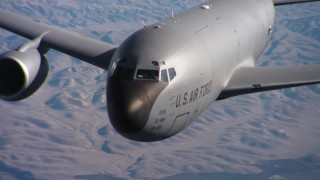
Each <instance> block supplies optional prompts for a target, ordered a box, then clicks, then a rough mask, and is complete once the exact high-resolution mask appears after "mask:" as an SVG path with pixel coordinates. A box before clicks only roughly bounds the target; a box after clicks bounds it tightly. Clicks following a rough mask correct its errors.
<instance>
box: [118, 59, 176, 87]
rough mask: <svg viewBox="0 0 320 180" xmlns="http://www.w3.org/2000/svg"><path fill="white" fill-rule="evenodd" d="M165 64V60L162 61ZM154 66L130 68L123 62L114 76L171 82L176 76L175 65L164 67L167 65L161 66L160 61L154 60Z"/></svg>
mask: <svg viewBox="0 0 320 180" xmlns="http://www.w3.org/2000/svg"><path fill="white" fill-rule="evenodd" d="M162 63H163V64H164V62H162ZM152 65H153V67H152V68H130V67H126V66H125V65H123V64H120V63H119V64H118V65H117V67H116V69H115V71H114V73H113V76H115V77H117V78H122V79H135V80H145V81H161V82H164V83H169V82H170V81H172V80H173V79H174V78H175V77H176V76H177V73H176V70H175V68H174V67H171V68H168V69H167V68H164V67H165V66H159V63H158V62H156V61H152Z"/></svg>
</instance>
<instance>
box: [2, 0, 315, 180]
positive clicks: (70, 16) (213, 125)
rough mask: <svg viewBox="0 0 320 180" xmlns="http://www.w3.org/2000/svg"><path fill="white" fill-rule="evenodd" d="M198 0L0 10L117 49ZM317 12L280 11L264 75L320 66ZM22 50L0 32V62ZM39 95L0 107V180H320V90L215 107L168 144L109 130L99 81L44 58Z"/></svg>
mask: <svg viewBox="0 0 320 180" xmlns="http://www.w3.org/2000/svg"><path fill="white" fill-rule="evenodd" d="M200 2H204V0H193V1H191V0H180V1H170V0H140V1H134V0H70V1H65V0H32V1H25V0H15V1H12V0H1V1H0V9H4V10H9V11H13V12H16V13H19V14H23V15H25V16H28V17H31V18H33V19H36V20H39V21H41V22H44V23H49V24H54V25H58V26H61V27H65V28H68V29H71V30H74V31H78V32H81V33H84V34H86V35H90V36H93V37H96V38H98V39H102V40H104V41H107V42H110V43H113V44H116V45H118V44H120V43H121V42H122V41H123V40H124V39H125V38H126V37H128V36H129V35H130V34H131V33H133V32H134V31H136V30H138V29H139V28H142V27H143V24H142V22H141V19H143V21H144V22H145V23H146V24H151V23H153V22H156V21H158V20H161V19H163V18H166V17H168V16H170V15H171V11H172V9H173V10H174V12H175V13H178V12H180V11H182V10H184V9H187V8H188V7H192V6H193V5H195V4H198V3H200ZM319 9H320V3H310V4H301V5H293V6H286V7H277V8H276V12H277V19H276V26H275V29H274V34H273V38H272V41H271V43H270V45H269V47H268V49H267V51H266V53H265V55H264V56H263V57H261V59H260V61H259V65H261V66H276V65H281V66H282V65H283V66H284V65H292V64H295V65H298V64H320V51H319V50H320V13H319ZM25 41H26V40H25V39H23V38H21V37H18V36H16V35H13V34H11V33H9V32H7V31H4V30H0V42H1V44H0V52H5V51H7V50H9V49H13V48H16V47H17V46H18V45H20V44H21V43H22V42H25ZM47 58H48V60H49V64H50V75H49V77H48V79H47V81H46V82H45V84H44V85H43V87H42V88H41V89H40V90H39V91H38V92H37V93H35V94H34V95H33V96H31V97H30V98H28V99H26V100H23V101H20V102H5V101H0V179H133V178H136V179H159V178H163V179H214V178H216V179H318V178H319V177H320V171H319V170H320V109H319V107H320V86H319V85H314V86H307V87H299V88H291V89H285V90H278V91H271V92H264V93H257V94H252V95H245V96H239V97H235V98H231V99H227V100H224V101H220V102H217V103H214V104H213V105H212V106H211V107H210V108H209V109H208V110H207V111H206V112H205V113H203V114H202V116H200V117H199V118H198V120H197V121H196V122H195V123H193V124H192V125H191V126H190V127H188V128H187V129H186V130H185V131H183V132H182V133H180V134H178V135H177V136H175V137H173V138H170V139H168V140H164V141H160V142H156V143H138V142H133V141H130V140H127V139H125V138H123V137H122V136H120V135H119V134H118V133H116V132H115V131H114V129H113V128H112V127H111V124H110V122H109V120H108V116H107V113H106V111H107V109H106V106H107V105H106V93H105V91H106V90H107V87H106V72H105V71H103V70H101V69H98V68H96V67H93V66H91V65H88V64H86V63H83V62H79V61H78V60H76V59H73V58H70V57H69V56H67V55H64V54H61V53H59V52H56V51H50V52H49V53H48V55H47Z"/></svg>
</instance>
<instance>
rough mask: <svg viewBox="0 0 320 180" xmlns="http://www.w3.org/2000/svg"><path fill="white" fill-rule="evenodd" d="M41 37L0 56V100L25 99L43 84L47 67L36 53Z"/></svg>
mask: <svg viewBox="0 0 320 180" xmlns="http://www.w3.org/2000/svg"><path fill="white" fill-rule="evenodd" d="M42 36H43V35H42ZM42 36H40V37H38V38H36V39H34V40H33V41H30V42H28V43H26V44H23V45H22V46H20V47H19V48H18V49H17V50H12V51H9V52H6V53H4V54H2V55H0V99H3V100H7V101H18V100H21V99H24V98H27V97H28V96H30V95H31V94H33V93H34V92H35V91H37V90H38V89H39V88H40V86H41V85H42V84H43V82H44V81H45V79H46V77H47V75H48V72H49V66H48V62H47V60H46V58H45V56H44V55H43V54H41V53H40V52H39V51H38V46H39V44H40V41H41V38H42Z"/></svg>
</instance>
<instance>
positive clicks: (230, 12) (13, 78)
mask: <svg viewBox="0 0 320 180" xmlns="http://www.w3.org/2000/svg"><path fill="white" fill-rule="evenodd" d="M304 2H310V1H307V0H305V1H299V0H276V1H272V0H211V1H208V2H205V3H202V4H200V5H198V6H195V7H193V8H191V9H188V10H186V11H184V12H181V13H179V14H177V15H172V16H171V17H169V18H167V19H164V20H162V21H160V22H157V23H154V24H152V25H149V26H145V27H144V28H142V29H140V30H138V31H137V32H135V33H134V34H132V35H131V36H129V37H128V38H127V39H126V40H125V41H124V42H123V43H122V44H121V45H120V46H119V47H116V46H114V45H111V44H108V43H106V42H102V41H100V40H96V39H93V38H90V37H87V36H84V35H81V34H78V33H76V32H72V31H69V30H65V29H62V28H59V27H54V26H51V25H46V24H42V23H40V22H37V21H33V20H30V19H28V18H26V17H22V16H20V15H17V14H14V13H11V12H6V11H0V27H1V28H3V29H6V30H9V31H11V32H13V33H16V34H18V35H21V36H24V37H26V38H29V39H30V41H28V42H27V43H25V44H22V45H21V46H20V47H18V48H17V49H16V50H11V51H8V52H6V53H4V54H2V55H0V98H1V99H3V100H6V101H19V100H22V99H24V98H27V97H28V96H30V95H32V94H33V93H34V92H35V91H36V90H37V89H38V88H40V86H41V85H42V83H43V82H44V81H45V79H46V77H47V74H48V63H47V60H46V57H45V54H46V53H47V52H48V51H49V50H50V49H56V50H58V51H61V52H63V53H65V54H68V55H70V56H73V57H75V58H78V59H79V60H82V61H85V62H87V63H90V64H93V65H95V66H97V67H99V68H103V69H106V70H108V81H107V88H108V90H107V103H108V114H109V117H110V121H111V123H112V125H113V127H114V128H115V129H116V130H117V131H118V132H119V133H120V134H121V135H122V136H124V137H126V138H129V139H131V140H136V141H144V142H150V141H158V140H163V139H166V138H169V137H171V136H174V135H175V134H177V133H179V132H181V131H182V130H183V129H185V128H186V127H187V126H188V125H189V124H190V123H191V122H192V121H194V120H195V119H196V118H197V117H198V116H199V115H200V114H201V113H202V112H203V111H204V110H206V109H207V108H208V106H209V105H210V104H212V103H214V102H215V101H218V100H221V99H226V98H230V97H233V96H237V95H242V94H249V93H256V92H262V91H269V90H275V89H280V88H289V87H295V86H303V85H309V84H316V83H320V65H309V66H288V67H257V66H256V61H257V60H258V59H259V57H260V56H261V54H262V53H263V52H264V51H265V49H266V47H267V45H268V42H269V40H270V37H271V35H272V30H273V26H274V19H275V6H280V5H288V4H294V3H304Z"/></svg>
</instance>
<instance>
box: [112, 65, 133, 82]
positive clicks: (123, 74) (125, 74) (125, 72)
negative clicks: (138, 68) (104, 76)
mask: <svg viewBox="0 0 320 180" xmlns="http://www.w3.org/2000/svg"><path fill="white" fill-rule="evenodd" d="M133 74H134V69H132V68H127V67H122V66H117V67H116V70H115V71H114V74H113V75H114V76H116V77H120V78H129V79H130V78H132V77H133Z"/></svg>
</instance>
